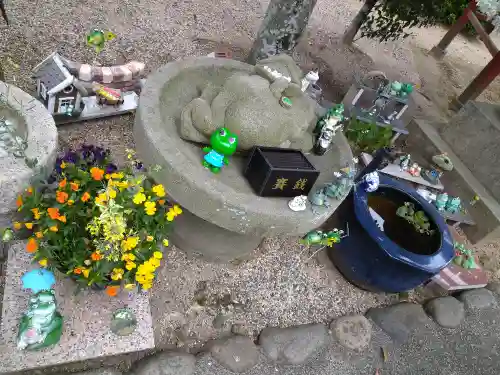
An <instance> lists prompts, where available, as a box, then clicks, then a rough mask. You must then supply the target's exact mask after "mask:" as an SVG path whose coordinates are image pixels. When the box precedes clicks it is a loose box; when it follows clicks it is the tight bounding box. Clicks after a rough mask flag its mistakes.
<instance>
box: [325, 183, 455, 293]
mask: <svg viewBox="0 0 500 375" xmlns="http://www.w3.org/2000/svg"><path fill="white" fill-rule="evenodd" d="M379 189H382V190H385V191H389V192H390V191H391V190H392V189H394V190H395V193H396V194H397V195H399V196H402V197H403V198H404V199H403V201H408V202H414V203H416V204H417V205H419V206H420V207H421V209H423V211H424V212H425V213H426V215H427V217H428V218H429V219H430V220H431V221H433V222H434V224H435V225H436V227H437V231H439V233H440V236H438V237H436V238H437V241H436V251H434V250H433V249H422V250H423V251H422V252H421V253H415V252H411V251H408V250H406V249H404V248H402V247H401V246H399V245H398V244H396V243H395V242H393V241H392V240H391V239H389V237H388V236H387V234H386V233H385V232H383V231H382V230H380V228H379V227H378V226H377V225H376V223H375V221H374V220H373V218H372V216H371V214H370V211H369V207H368V196H369V194H373V193H367V192H366V191H364V189H363V188H362V187H360V186H359V185H358V186H356V187H354V188H353V191H352V192H351V194H350V195H349V196H348V197H347V198H346V199H345V201H344V202H343V203H342V204H341V205H340V207H339V208H338V209H337V211H335V214H334V217H333V218H332V221H333V224H334V225H335V226H336V227H338V228H341V227H345V226H346V222H347V223H348V226H349V236H348V237H346V238H344V239H343V240H342V241H341V242H340V243H339V244H336V245H335V246H334V247H333V248H331V249H328V255H329V257H330V259H331V260H332V261H333V263H334V264H335V266H336V267H337V269H338V270H339V271H340V272H341V273H342V274H343V275H344V277H345V278H346V279H347V280H349V281H350V282H351V283H353V284H355V285H357V286H359V287H360V288H362V289H366V290H370V291H376V292H379V291H381V292H388V293H398V292H402V291H406V290H410V289H413V288H415V287H416V286H418V285H420V284H422V283H424V282H426V281H428V280H429V279H430V278H431V277H432V276H434V275H436V274H438V273H439V272H440V270H441V269H443V268H444V267H446V265H447V264H448V263H450V262H451V260H452V259H453V256H454V249H453V240H452V237H451V234H450V232H449V230H448V227H447V225H446V223H445V221H444V219H443V218H442V216H441V215H440V214H439V212H438V211H437V210H436V208H435V207H434V206H433V205H431V204H429V203H428V202H427V201H425V200H424V199H423V198H422V197H421V196H420V195H419V194H418V193H417V192H416V191H415V190H414V189H412V188H411V187H410V186H409V185H407V184H405V183H402V182H399V181H396V180H394V179H392V178H390V177H388V176H386V175H383V174H380V185H379ZM400 203H401V204H402V203H404V202H400ZM411 230H413V228H412V229H411ZM406 234H409V231H407V232H405V235H406ZM427 250H429V252H432V254H430V255H424V254H425V252H426V251H427Z"/></svg>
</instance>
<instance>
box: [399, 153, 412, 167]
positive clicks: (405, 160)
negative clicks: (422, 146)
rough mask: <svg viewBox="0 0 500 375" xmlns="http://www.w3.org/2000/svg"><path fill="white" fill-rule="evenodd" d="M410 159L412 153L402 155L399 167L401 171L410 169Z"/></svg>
mask: <svg viewBox="0 0 500 375" xmlns="http://www.w3.org/2000/svg"><path fill="white" fill-rule="evenodd" d="M410 159H411V155H410V154H406V155H402V156H401V157H400V158H399V169H400V170H401V171H407V170H408V168H409V167H410Z"/></svg>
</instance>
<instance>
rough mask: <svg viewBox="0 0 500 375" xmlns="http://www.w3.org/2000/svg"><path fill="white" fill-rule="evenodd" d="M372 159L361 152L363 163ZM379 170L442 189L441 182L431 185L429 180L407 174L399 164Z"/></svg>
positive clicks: (366, 163)
mask: <svg viewBox="0 0 500 375" xmlns="http://www.w3.org/2000/svg"><path fill="white" fill-rule="evenodd" d="M372 159H373V158H372V156H371V155H369V154H367V153H364V152H363V153H361V160H362V161H363V163H364V164H365V165H368V163H370V161H371V160H372ZM379 172H382V173H384V174H387V175H389V176H393V177H396V178H401V179H403V180H406V181H409V182H412V183H415V184H418V185H423V186H428V187H430V188H432V189H436V190H444V186H443V184H441V183H439V184H437V185H433V184H431V183H430V182H429V181H426V180H424V179H423V178H422V177H415V176H412V175H411V174H409V173H408V172H405V171H402V170H401V169H400V168H399V165H397V164H394V163H392V164H389V165H388V166H387V167H385V168H384V169H381V170H380V171H379Z"/></svg>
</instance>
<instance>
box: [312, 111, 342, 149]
mask: <svg viewBox="0 0 500 375" xmlns="http://www.w3.org/2000/svg"><path fill="white" fill-rule="evenodd" d="M343 113H344V105H343V104H338V105H335V106H333V107H332V108H330V109H329V110H328V112H327V113H326V114H325V115H324V116H323V117H322V118H321V119H320V120H319V121H318V123H317V124H316V129H315V131H314V133H315V134H316V135H317V138H316V142H315V143H314V148H313V151H314V153H315V154H316V155H324V154H325V153H326V151H328V149H329V148H330V145H331V143H332V141H333V137H334V136H335V134H336V133H337V131H338V130H339V129H341V128H342V124H341V122H342V120H343V119H344V115H343Z"/></svg>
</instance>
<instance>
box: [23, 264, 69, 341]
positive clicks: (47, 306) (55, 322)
mask: <svg viewBox="0 0 500 375" xmlns="http://www.w3.org/2000/svg"><path fill="white" fill-rule="evenodd" d="M22 282H23V287H25V288H27V289H31V291H32V292H33V293H34V294H32V295H31V297H30V299H29V306H28V311H27V312H26V313H25V314H24V315H23V316H22V318H21V322H20V324H19V333H18V337H17V347H18V348H19V349H27V350H36V349H41V348H45V347H47V346H51V345H54V344H57V343H58V342H59V340H60V338H61V334H62V328H63V318H62V316H61V314H60V313H59V312H58V311H57V305H56V297H55V293H54V291H53V290H52V289H51V288H52V286H53V284H54V282H55V278H54V275H53V274H52V273H51V272H49V271H47V270H42V269H40V270H33V271H30V272H27V273H26V274H24V276H23V278H22Z"/></svg>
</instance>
